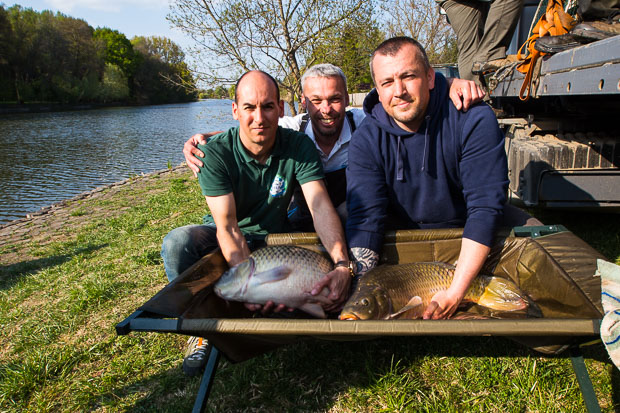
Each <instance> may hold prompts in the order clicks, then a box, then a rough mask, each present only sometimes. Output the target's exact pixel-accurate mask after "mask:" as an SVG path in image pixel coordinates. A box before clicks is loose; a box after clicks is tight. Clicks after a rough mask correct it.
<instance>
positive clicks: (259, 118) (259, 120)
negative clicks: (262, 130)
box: [254, 108, 263, 125]
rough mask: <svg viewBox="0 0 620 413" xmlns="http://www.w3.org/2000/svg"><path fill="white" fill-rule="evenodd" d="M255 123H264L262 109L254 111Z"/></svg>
mask: <svg viewBox="0 0 620 413" xmlns="http://www.w3.org/2000/svg"><path fill="white" fill-rule="evenodd" d="M254 123H257V124H259V125H261V124H262V123H263V110H262V109H261V108H256V110H255V111H254Z"/></svg>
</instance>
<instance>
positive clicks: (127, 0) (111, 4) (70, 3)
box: [46, 0, 170, 13]
mask: <svg viewBox="0 0 620 413" xmlns="http://www.w3.org/2000/svg"><path fill="white" fill-rule="evenodd" d="M46 3H47V4H49V5H50V6H51V7H53V8H54V9H58V10H60V11H61V12H63V13H70V12H71V11H72V10H73V9H74V8H75V7H76V6H77V7H79V8H82V9H87V10H98V11H107V12H114V13H119V12H120V11H122V10H126V9H135V8H141V9H151V10H153V9H155V10H156V9H168V6H169V4H170V0H46Z"/></svg>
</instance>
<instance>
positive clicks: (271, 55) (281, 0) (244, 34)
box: [168, 0, 373, 114]
mask: <svg viewBox="0 0 620 413" xmlns="http://www.w3.org/2000/svg"><path fill="white" fill-rule="evenodd" d="M372 2H373V0H340V1H331V0H230V1H225V2H224V1H220V0H176V1H175V3H174V4H173V5H172V12H171V14H170V15H169V16H168V19H169V20H170V21H171V22H172V23H173V24H174V25H175V26H176V27H178V28H180V29H181V30H182V31H184V32H185V33H187V34H189V35H190V36H191V37H192V39H194V41H196V43H197V44H198V47H197V48H196V49H195V50H194V56H195V57H197V58H198V59H199V60H200V61H201V63H202V64H203V65H204V68H205V69H204V72H203V73H202V74H200V77H201V79H202V80H204V81H206V82H207V83H210V84H222V83H228V84H232V83H234V82H235V81H236V79H237V78H238V77H239V76H240V75H241V74H242V73H243V72H245V71H248V70H252V69H261V70H264V71H266V72H267V73H269V74H271V75H272V76H274V77H275V78H276V79H277V80H278V82H279V83H280V86H281V88H282V89H283V90H284V92H285V93H286V96H285V99H286V101H287V103H288V106H289V108H290V110H291V113H292V114H296V113H297V110H296V108H295V101H296V100H299V98H300V96H301V74H302V73H303V69H304V68H305V67H307V66H308V62H307V61H306V59H305V57H309V56H312V55H313V51H314V49H315V47H317V45H319V44H325V41H326V39H327V36H328V35H329V34H330V29H331V28H333V27H336V26H337V25H338V24H340V23H341V22H343V21H345V20H351V21H356V20H360V16H361V15H362V14H363V12H364V11H366V10H367V8H368V5H369V4H370V5H371V4H372Z"/></svg>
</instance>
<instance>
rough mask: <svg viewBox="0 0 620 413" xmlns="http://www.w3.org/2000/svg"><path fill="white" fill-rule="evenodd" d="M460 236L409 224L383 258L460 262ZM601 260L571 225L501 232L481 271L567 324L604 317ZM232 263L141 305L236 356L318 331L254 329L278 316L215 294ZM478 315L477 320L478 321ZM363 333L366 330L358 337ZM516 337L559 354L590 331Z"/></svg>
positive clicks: (203, 267)
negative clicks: (257, 313)
mask: <svg viewBox="0 0 620 413" xmlns="http://www.w3.org/2000/svg"><path fill="white" fill-rule="evenodd" d="M550 228H551V227H550ZM461 236H462V230H460V229H447V230H446V229H438V230H405V231H395V232H391V233H388V234H386V242H385V246H384V250H383V253H382V254H381V257H382V262H381V263H389V264H398V263H409V262H420V261H442V262H448V263H454V262H455V261H456V260H457V258H458V254H459V251H460V246H461ZM267 242H268V244H272V245H273V244H296V245H300V246H304V247H307V248H311V249H315V250H318V251H322V252H324V251H323V249H322V246H321V245H320V244H319V243H318V239H317V237H316V234H311V233H305V234H304V233H301V234H300V233H291V234H272V235H270V236H269V237H268V240H267ZM599 259H600V260H604V257H603V256H602V255H601V254H600V253H598V252H597V251H596V250H594V249H593V248H592V247H590V246H589V245H588V244H586V243H585V242H584V241H582V240H581V239H580V238H578V237H577V236H575V235H574V234H572V233H571V232H569V231H561V232H557V233H551V234H549V235H543V236H540V237H536V238H534V237H531V236H514V234H504V235H501V234H500V235H498V237H497V241H496V243H495V245H494V247H493V248H492V251H491V254H490V256H489V258H488V260H487V262H486V264H485V266H484V268H483V270H482V271H481V272H483V273H486V274H494V275H496V276H500V277H505V278H509V279H511V280H513V281H514V282H515V283H516V284H517V285H518V286H519V287H520V288H521V290H522V291H524V292H525V293H526V294H527V295H528V297H529V298H530V299H531V301H532V302H533V303H535V306H534V308H536V311H537V314H531V315H530V316H534V317H537V318H538V317H542V318H544V319H549V320H548V321H551V322H552V321H553V320H554V319H562V320H561V321H562V323H563V324H566V322H567V321H570V319H580V320H581V321H583V319H592V320H600V319H601V318H602V317H603V308H602V304H601V280H600V277H599V276H598V275H597V274H596V268H597V260H599ZM226 268H227V265H226V262H225V261H224V259H223V257H222V256H221V254H219V252H217V253H213V254H210V255H208V256H206V257H205V258H203V259H202V260H201V261H199V262H198V263H196V264H195V265H194V266H193V267H191V268H190V269H188V270H187V271H185V272H184V273H183V274H181V275H180V276H179V277H178V278H177V279H176V280H175V281H174V282H173V283H171V284H169V285H168V286H167V287H165V288H164V289H162V290H161V291H160V292H159V293H158V294H156V295H155V296H154V297H153V298H151V299H150V300H149V301H148V302H146V303H145V304H144V305H143V306H141V307H140V310H142V311H145V312H148V313H153V314H156V315H159V316H163V317H170V318H178V320H179V325H181V321H182V320H191V321H195V322H194V323H192V325H193V326H198V327H193V328H192V329H185V330H184V329H180V330H179V331H178V332H179V333H181V334H191V335H199V336H202V337H205V338H207V339H208V340H209V341H210V342H211V343H212V344H214V345H215V346H216V347H217V348H218V349H219V350H220V351H221V352H222V353H223V354H224V355H225V356H226V357H227V358H228V359H229V360H231V361H233V362H238V361H243V360H246V359H248V358H251V357H254V356H256V355H258V354H261V353H263V352H265V351H268V350H271V349H273V348H275V347H277V346H279V345H283V344H287V343H290V342H293V341H295V340H297V339H299V338H300V337H303V336H307V335H313V336H317V335H320V334H317V333H316V330H314V329H308V331H307V332H304V328H303V326H304V322H306V323H307V322H308V321H309V320H296V319H283V320H278V321H277V328H278V329H280V330H281V334H278V335H274V334H266V335H261V334H255V333H253V332H252V330H253V329H255V328H257V326H260V323H261V322H264V323H267V324H271V323H273V322H274V321H275V320H273V319H254V320H247V319H252V317H254V314H253V313H251V312H249V311H248V310H247V309H246V308H245V307H244V306H243V305H242V304H241V303H234V302H226V301H224V300H222V299H220V298H219V297H217V296H216V295H215V294H212V288H211V285H212V284H213V283H214V282H215V281H216V280H217V278H219V276H220V275H221V274H222V272H223V271H225V270H226ZM237 318H241V319H244V320H239V323H238V326H237V327H234V328H235V329H236V330H234V331H233V332H232V334H231V331H223V330H218V326H219V325H220V324H222V323H219V322H218V320H222V321H224V320H223V319H226V320H229V319H237ZM232 321H234V320H232ZM397 321H398V320H397ZM457 321H458V320H455V321H454V322H455V323H456V322H457ZM479 321H484V320H479ZM325 322H326V323H327V322H329V323H328V324H326V326H329V328H330V329H336V330H337V329H339V328H343V329H346V324H343V323H351V322H349V321H339V320H327V321H325ZM475 322H476V321H474V322H473V323H474V324H472V325H474V326H475ZM381 323H383V322H382V321H380V322H376V323H374V324H372V326H373V333H372V334H370V333H367V334H366V335H367V336H368V337H372V336H374V337H376V336H380V335H382V328H381V326H382V325H383V324H381ZM390 323H391V322H390V321H386V322H385V324H384V325H385V333H386V334H388V333H389V334H392V335H393V331H391V329H393V326H394V324H390ZM229 325H230V324H229ZM450 325H451V324H450V320H449V321H448V322H446V323H444V324H442V326H443V328H445V329H447V330H448V331H442V334H444V335H449V334H450V331H449V330H450ZM454 325H456V324H454ZM200 326H202V327H200ZM288 326H291V328H292V326H294V328H293V329H294V330H295V331H296V333H295V335H288V334H287V328H288ZM474 328H475V327H474ZM485 328H487V325H485ZM389 330H390V331H389ZM343 331H344V330H343ZM331 333H333V331H331ZM403 335H407V334H403ZM364 336H365V335H364V334H360V338H364ZM517 336H518V337H517ZM348 337H349V338H348V339H351V338H350V336H348ZM330 338H331V336H330ZM514 338H515V339H516V340H517V341H519V342H521V343H523V344H526V345H528V346H529V347H532V348H534V349H536V350H539V351H542V352H545V353H557V352H560V351H562V350H563V349H564V348H565V347H566V346H567V345H568V344H574V343H576V342H583V341H585V340H586V339H585V338H584V337H574V336H571V335H568V336H566V337H557V336H553V337H548V336H545V335H544V334H540V335H535V336H523V335H522V334H520V332H519V331H515V337H514ZM591 339H592V337H591V336H590V337H587V340H591Z"/></svg>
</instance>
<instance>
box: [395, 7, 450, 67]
mask: <svg viewBox="0 0 620 413" xmlns="http://www.w3.org/2000/svg"><path fill="white" fill-rule="evenodd" d="M383 8H384V11H385V14H386V16H387V19H386V29H387V32H388V35H389V36H390V37H391V36H402V35H405V36H410V37H413V38H414V39H416V40H417V41H419V42H420V44H421V45H422V46H423V47H424V49H425V50H426V54H427V55H428V59H429V60H430V62H431V63H450V62H455V61H456V57H455V56H453V51H454V42H455V35H454V32H453V31H452V29H451V28H450V25H449V24H448V22H447V21H446V19H445V17H444V16H442V15H440V14H439V7H438V6H437V3H435V0H392V1H390V2H387V3H385V5H384V6H383ZM449 59H452V60H449Z"/></svg>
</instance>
